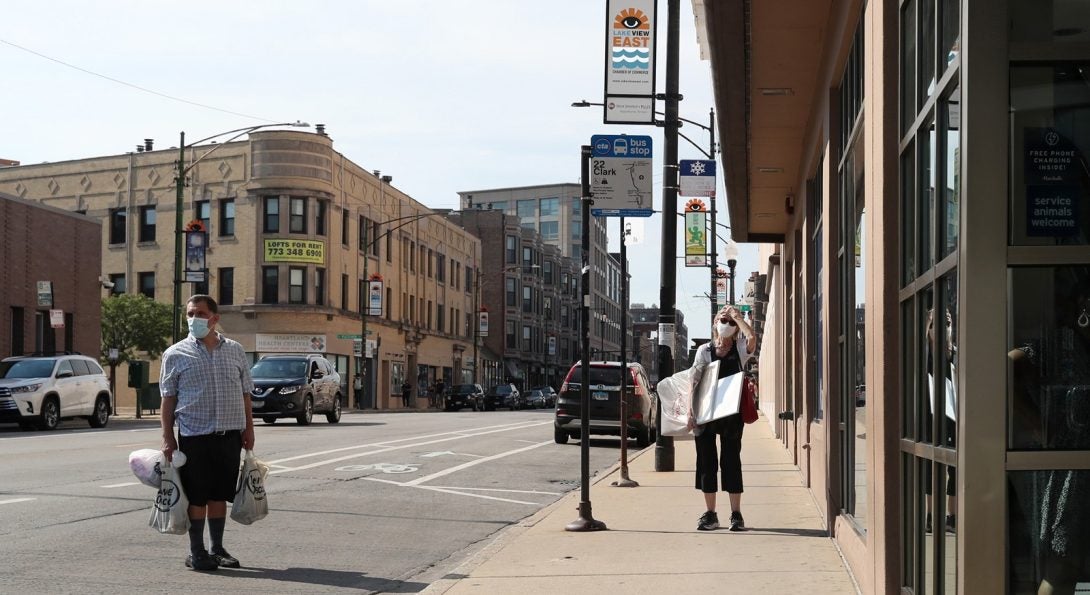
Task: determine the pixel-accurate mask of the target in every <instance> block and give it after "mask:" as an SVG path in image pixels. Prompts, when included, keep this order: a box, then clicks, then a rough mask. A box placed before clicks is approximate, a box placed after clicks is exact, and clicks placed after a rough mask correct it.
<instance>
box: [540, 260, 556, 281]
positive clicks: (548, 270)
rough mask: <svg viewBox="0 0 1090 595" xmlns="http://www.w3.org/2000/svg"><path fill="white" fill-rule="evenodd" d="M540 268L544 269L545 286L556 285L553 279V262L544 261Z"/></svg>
mask: <svg viewBox="0 0 1090 595" xmlns="http://www.w3.org/2000/svg"><path fill="white" fill-rule="evenodd" d="M542 266H543V267H544V274H545V285H548V286H550V287H552V286H553V285H554V284H555V283H556V280H555V279H554V278H553V261H551V260H546V261H545V262H544V263H543V264H542Z"/></svg>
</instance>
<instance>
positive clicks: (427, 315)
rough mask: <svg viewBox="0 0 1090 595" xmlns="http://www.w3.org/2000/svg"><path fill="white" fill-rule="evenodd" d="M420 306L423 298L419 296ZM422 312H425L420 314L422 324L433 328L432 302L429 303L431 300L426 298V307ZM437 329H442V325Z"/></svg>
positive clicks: (422, 305) (422, 303)
mask: <svg viewBox="0 0 1090 595" xmlns="http://www.w3.org/2000/svg"><path fill="white" fill-rule="evenodd" d="M420 307H421V308H423V307H424V298H420ZM424 312H425V314H424V316H421V318H423V319H424V324H425V325H427V326H426V328H428V329H432V328H435V327H433V326H432V322H434V321H433V320H432V303H431V300H428V309H427V310H425V311H424ZM439 330H443V327H442V326H440V327H439Z"/></svg>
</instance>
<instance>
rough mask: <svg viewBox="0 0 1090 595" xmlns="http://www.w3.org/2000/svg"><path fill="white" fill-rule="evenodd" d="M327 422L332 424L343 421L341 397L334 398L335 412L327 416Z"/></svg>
mask: <svg viewBox="0 0 1090 595" xmlns="http://www.w3.org/2000/svg"><path fill="white" fill-rule="evenodd" d="M325 420H326V421H328V422H329V423H331V424H335V423H337V422H339V421H341V396H340V395H337V396H336V397H334V398H333V410H332V411H330V412H329V413H327V414H325Z"/></svg>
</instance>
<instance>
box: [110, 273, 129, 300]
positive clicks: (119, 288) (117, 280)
mask: <svg viewBox="0 0 1090 595" xmlns="http://www.w3.org/2000/svg"><path fill="white" fill-rule="evenodd" d="M110 283H113V284H114V286H113V288H112V289H110V295H118V294H121V293H125V292H126V291H127V290H126V287H125V273H115V274H113V275H110Z"/></svg>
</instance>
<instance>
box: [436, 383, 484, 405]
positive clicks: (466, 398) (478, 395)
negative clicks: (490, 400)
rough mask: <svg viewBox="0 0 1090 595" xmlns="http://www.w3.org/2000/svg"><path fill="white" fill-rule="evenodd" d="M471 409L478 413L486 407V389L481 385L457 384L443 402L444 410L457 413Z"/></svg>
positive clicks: (451, 388)
mask: <svg viewBox="0 0 1090 595" xmlns="http://www.w3.org/2000/svg"><path fill="white" fill-rule="evenodd" d="M464 407H469V408H470V409H472V410H474V411H478V410H480V409H481V408H483V407H484V389H483V388H481V385H479V384H455V385H454V386H452V387H450V390H449V391H447V394H446V396H445V398H444V400H443V409H446V410H447V411H457V410H459V409H462V408H464Z"/></svg>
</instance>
